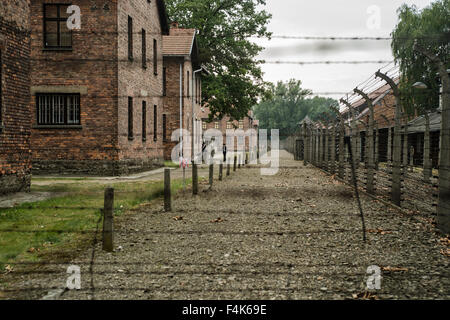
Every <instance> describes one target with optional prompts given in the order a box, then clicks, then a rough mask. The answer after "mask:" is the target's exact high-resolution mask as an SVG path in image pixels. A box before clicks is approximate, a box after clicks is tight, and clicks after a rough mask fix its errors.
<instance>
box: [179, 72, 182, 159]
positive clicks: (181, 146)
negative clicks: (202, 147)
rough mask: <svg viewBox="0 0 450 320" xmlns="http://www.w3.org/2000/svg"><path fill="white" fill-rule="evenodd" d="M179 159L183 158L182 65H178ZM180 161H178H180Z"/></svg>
mask: <svg viewBox="0 0 450 320" xmlns="http://www.w3.org/2000/svg"><path fill="white" fill-rule="evenodd" d="M180 141H181V145H180V158H182V157H183V63H180ZM180 160H181V159H179V161H180Z"/></svg>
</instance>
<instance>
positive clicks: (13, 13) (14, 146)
mask: <svg viewBox="0 0 450 320" xmlns="http://www.w3.org/2000/svg"><path fill="white" fill-rule="evenodd" d="M29 58H30V1H29V0H2V3H1V5H0V194H4V193H9V192H17V191H28V190H29V188H30V178H31V153H30V135H31V121H30V117H31V112H30V109H29V100H30V59H29Z"/></svg>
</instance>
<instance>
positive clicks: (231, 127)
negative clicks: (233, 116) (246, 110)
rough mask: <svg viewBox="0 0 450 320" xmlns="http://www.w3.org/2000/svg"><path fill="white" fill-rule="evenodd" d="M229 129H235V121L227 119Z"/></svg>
mask: <svg viewBox="0 0 450 320" xmlns="http://www.w3.org/2000/svg"><path fill="white" fill-rule="evenodd" d="M227 129H233V122H231V121H227Z"/></svg>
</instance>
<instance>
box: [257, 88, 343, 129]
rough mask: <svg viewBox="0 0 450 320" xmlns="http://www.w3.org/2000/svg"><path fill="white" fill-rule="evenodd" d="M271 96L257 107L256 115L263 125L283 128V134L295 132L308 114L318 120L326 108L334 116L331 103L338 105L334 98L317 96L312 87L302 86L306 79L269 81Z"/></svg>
mask: <svg viewBox="0 0 450 320" xmlns="http://www.w3.org/2000/svg"><path fill="white" fill-rule="evenodd" d="M268 91H269V93H270V94H269V97H268V98H267V99H265V100H264V101H262V102H261V103H259V104H257V105H256V106H255V107H254V112H255V116H256V118H257V119H259V121H260V127H261V128H263V129H268V130H270V129H279V130H280V136H288V135H291V134H293V133H294V132H295V131H296V130H297V129H298V128H299V122H300V121H302V120H303V119H304V118H305V117H306V116H308V117H309V118H310V119H311V120H313V121H316V120H319V119H320V118H321V115H322V114H323V113H324V112H326V113H327V114H329V117H330V118H332V117H334V113H333V111H332V110H331V109H330V106H337V105H338V102H337V101H336V100H334V99H330V98H323V97H317V96H316V97H313V98H309V97H310V95H311V91H310V90H306V89H302V82H301V81H299V80H293V79H292V80H289V81H288V82H281V81H280V82H278V83H277V85H276V86H275V85H274V84H270V85H269V89H268Z"/></svg>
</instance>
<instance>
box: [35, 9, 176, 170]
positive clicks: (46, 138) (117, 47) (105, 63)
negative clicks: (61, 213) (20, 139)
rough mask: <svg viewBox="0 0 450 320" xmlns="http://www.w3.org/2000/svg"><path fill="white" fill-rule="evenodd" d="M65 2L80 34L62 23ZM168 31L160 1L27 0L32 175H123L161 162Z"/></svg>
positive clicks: (65, 12)
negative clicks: (75, 12) (77, 21)
mask: <svg viewBox="0 0 450 320" xmlns="http://www.w3.org/2000/svg"><path fill="white" fill-rule="evenodd" d="M69 4H71V5H76V6H78V7H79V8H80V13H81V28H80V29H79V30H76V29H73V30H69V28H68V26H67V19H68V16H71V14H72V13H73V12H72V13H69V14H68V13H67V9H68V5H69ZM69 12H70V11H69ZM70 21H75V20H72V19H71V20H70ZM168 31H169V26H168V23H167V16H166V11H165V6H164V1H162V0H157V1H148V0H120V1H112V0H101V1H100V0H70V1H69V0H36V1H33V2H32V6H31V55H32V60H33V63H32V69H31V74H32V76H31V84H32V87H31V95H32V99H31V109H32V110H33V117H32V139H31V140H32V152H33V172H36V173H39V174H53V173H55V174H70V175H77V174H83V175H84V174H94V175H121V174H129V173H132V172H137V171H142V170H147V169H151V168H153V167H155V166H160V165H162V158H163V142H162V122H163V118H162V91H163V85H162V83H163V61H162V36H163V34H168Z"/></svg>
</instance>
